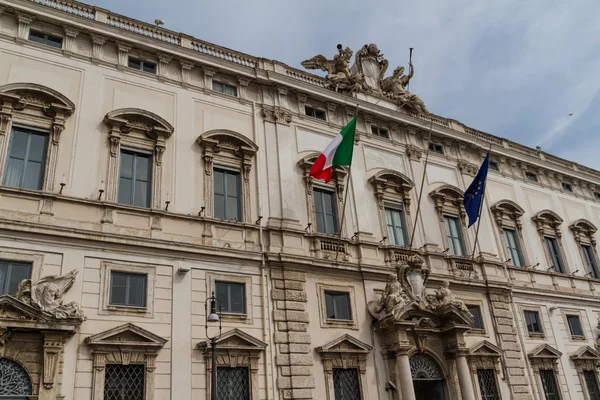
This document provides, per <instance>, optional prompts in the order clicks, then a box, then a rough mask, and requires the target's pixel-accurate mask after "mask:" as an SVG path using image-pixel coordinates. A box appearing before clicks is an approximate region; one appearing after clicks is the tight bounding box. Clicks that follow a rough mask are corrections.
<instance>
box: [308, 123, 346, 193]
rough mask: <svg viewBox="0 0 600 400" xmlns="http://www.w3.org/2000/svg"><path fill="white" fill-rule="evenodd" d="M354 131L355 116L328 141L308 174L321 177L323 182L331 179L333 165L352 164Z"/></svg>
mask: <svg viewBox="0 0 600 400" xmlns="http://www.w3.org/2000/svg"><path fill="white" fill-rule="evenodd" d="M355 132H356V117H354V118H352V121H350V122H348V125H346V126H345V127H344V129H342V131H341V132H340V133H339V134H338V135H337V136H336V137H335V139H333V140H332V141H331V143H329V146H327V147H326V148H325V150H324V151H323V153H321V155H320V156H319V158H317V161H315V163H314V165H313V166H312V168H311V169H310V174H309V175H310V176H312V177H314V178H317V179H323V180H324V181H325V182H329V181H330V180H331V174H332V172H333V167H335V166H338V165H348V166H349V165H350V164H352V151H353V150H354V133H355Z"/></svg>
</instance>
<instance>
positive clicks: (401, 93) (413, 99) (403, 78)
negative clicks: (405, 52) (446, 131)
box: [381, 61, 431, 114]
mask: <svg viewBox="0 0 600 400" xmlns="http://www.w3.org/2000/svg"><path fill="white" fill-rule="evenodd" d="M409 69H410V72H409V74H408V75H405V74H404V67H403V66H400V67H398V68H396V69H395V70H394V72H393V73H392V76H389V77H387V78H385V79H382V81H381V90H382V91H383V93H384V94H386V95H388V96H389V97H391V98H392V99H394V100H396V101H398V102H399V103H400V104H401V107H402V106H406V108H407V109H408V110H410V111H411V112H413V113H414V114H431V113H430V112H429V110H428V109H427V107H425V103H424V102H423V100H421V98H420V97H419V96H417V95H416V94H412V93H410V92H409V91H408V90H406V88H407V87H408V83H409V82H410V79H411V78H412V77H413V76H414V74H415V70H414V67H413V64H412V61H411V62H410V63H409Z"/></svg>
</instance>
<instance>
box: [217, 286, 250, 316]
mask: <svg viewBox="0 0 600 400" xmlns="http://www.w3.org/2000/svg"><path fill="white" fill-rule="evenodd" d="M245 290H246V287H245V285H244V284H243V283H234V282H218V281H217V282H215V296H216V297H217V300H219V303H218V305H217V307H219V306H220V307H221V309H220V310H219V311H223V312H228V313H236V314H245V313H246V297H245Z"/></svg>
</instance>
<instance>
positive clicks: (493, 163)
mask: <svg viewBox="0 0 600 400" xmlns="http://www.w3.org/2000/svg"><path fill="white" fill-rule="evenodd" d="M490 169H493V170H494V171H500V166H499V165H498V163H497V162H496V161H490Z"/></svg>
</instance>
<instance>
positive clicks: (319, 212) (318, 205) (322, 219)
mask: <svg viewBox="0 0 600 400" xmlns="http://www.w3.org/2000/svg"><path fill="white" fill-rule="evenodd" d="M313 195H314V197H315V217H316V219H317V232H319V233H326V234H334V233H337V231H338V226H337V213H336V208H335V194H334V193H333V192H332V191H329V190H325V189H314V191H313Z"/></svg>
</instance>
